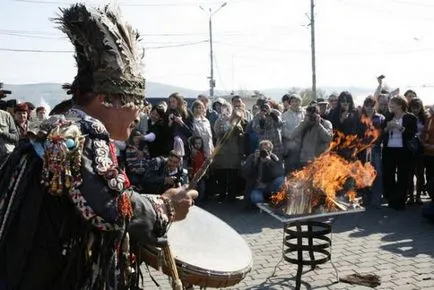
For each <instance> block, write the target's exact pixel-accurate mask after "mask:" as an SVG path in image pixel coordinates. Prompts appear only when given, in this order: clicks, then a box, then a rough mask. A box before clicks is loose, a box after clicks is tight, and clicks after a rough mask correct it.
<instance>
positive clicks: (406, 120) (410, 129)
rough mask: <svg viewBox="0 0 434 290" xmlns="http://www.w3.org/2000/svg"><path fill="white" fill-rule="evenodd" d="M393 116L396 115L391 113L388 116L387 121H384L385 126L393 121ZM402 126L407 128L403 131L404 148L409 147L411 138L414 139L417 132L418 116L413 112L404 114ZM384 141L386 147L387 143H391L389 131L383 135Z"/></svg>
mask: <svg viewBox="0 0 434 290" xmlns="http://www.w3.org/2000/svg"><path fill="white" fill-rule="evenodd" d="M393 117H394V115H393V114H390V115H389V116H388V117H387V118H386V121H385V122H384V128H385V127H386V126H387V122H389V121H391V120H392V119H393ZM402 126H403V127H404V128H405V130H404V131H403V132H402V142H403V145H404V148H408V142H409V140H411V139H413V138H414V137H415V136H416V133H417V118H416V116H415V115H413V114H411V113H405V114H404V115H403V116H402ZM384 128H383V129H384ZM383 142H384V143H383V145H384V147H387V144H388V143H389V134H388V132H385V134H384V136H383Z"/></svg>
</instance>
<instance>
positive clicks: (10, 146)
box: [0, 110, 19, 164]
mask: <svg viewBox="0 0 434 290" xmlns="http://www.w3.org/2000/svg"><path fill="white" fill-rule="evenodd" d="M18 140H19V133H18V129H17V127H16V125H15V121H14V118H13V117H12V116H11V114H9V113H8V112H6V111H3V110H0V164H2V162H3V160H4V159H5V158H6V156H8V155H9V154H10V153H12V151H14V149H15V146H16V145H17V144H18Z"/></svg>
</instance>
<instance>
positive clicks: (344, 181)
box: [271, 118, 380, 215]
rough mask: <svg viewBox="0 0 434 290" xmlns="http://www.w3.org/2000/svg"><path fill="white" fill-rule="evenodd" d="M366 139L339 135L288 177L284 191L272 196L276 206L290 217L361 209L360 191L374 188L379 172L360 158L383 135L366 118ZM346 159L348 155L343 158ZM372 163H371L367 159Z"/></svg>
mask: <svg viewBox="0 0 434 290" xmlns="http://www.w3.org/2000/svg"><path fill="white" fill-rule="evenodd" d="M362 123H363V124H364V126H365V128H366V131H365V133H364V136H362V137H358V136H356V135H344V134H342V133H341V132H336V138H335V140H334V141H333V142H332V143H331V144H330V147H329V149H328V150H327V151H326V152H324V153H323V154H321V155H320V156H319V157H317V158H316V159H315V160H313V161H312V162H311V163H309V164H307V165H306V166H305V167H304V168H302V169H301V170H299V171H296V172H294V173H292V174H291V175H290V176H288V177H287V178H286V181H285V183H284V185H283V186H282V188H281V190H280V191H279V192H277V193H275V194H274V195H272V197H271V203H272V204H273V205H274V206H276V207H281V206H283V207H284V211H285V213H286V214H289V215H296V214H311V213H322V212H335V211H342V210H350V209H356V208H360V207H361V205H360V198H358V197H357V191H358V190H360V189H363V188H367V187H370V186H371V185H372V183H373V182H374V180H375V177H376V171H375V169H374V167H373V166H372V165H371V163H370V162H363V163H362V162H361V161H360V160H359V159H357V155H358V154H359V153H361V152H364V151H367V152H366V154H365V155H366V156H370V154H369V151H370V149H371V148H372V145H373V144H374V142H375V141H376V140H377V139H378V137H379V135H380V133H379V130H377V129H375V128H374V126H373V125H372V122H371V120H370V119H368V118H362ZM342 156H345V158H344V157H342ZM365 161H369V160H365Z"/></svg>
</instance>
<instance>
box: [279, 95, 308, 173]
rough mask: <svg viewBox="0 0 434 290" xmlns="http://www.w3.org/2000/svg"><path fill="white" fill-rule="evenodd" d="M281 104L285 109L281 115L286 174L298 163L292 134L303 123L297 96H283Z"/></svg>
mask: <svg viewBox="0 0 434 290" xmlns="http://www.w3.org/2000/svg"><path fill="white" fill-rule="evenodd" d="M282 102H283V105H284V107H285V109H286V110H285V112H283V114H282V122H283V125H282V141H283V148H284V153H283V155H284V158H285V160H284V162H285V172H286V173H288V172H292V171H294V170H295V169H297V168H298V163H299V162H300V156H299V155H300V154H299V150H298V149H299V148H297V144H296V140H295V139H294V138H293V132H294V130H295V128H296V127H297V126H298V125H300V123H301V122H302V121H303V119H304V111H303V109H302V108H301V97H300V96H299V95H297V94H292V95H284V96H283V97H282Z"/></svg>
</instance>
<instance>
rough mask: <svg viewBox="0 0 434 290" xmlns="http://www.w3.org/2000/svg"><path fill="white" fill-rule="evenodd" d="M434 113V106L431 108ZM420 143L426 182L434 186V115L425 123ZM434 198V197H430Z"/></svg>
mask: <svg viewBox="0 0 434 290" xmlns="http://www.w3.org/2000/svg"><path fill="white" fill-rule="evenodd" d="M431 110H432V111H433V112H434V106H432V107H431ZM420 141H421V143H422V146H423V149H424V150H423V151H424V160H425V168H426V180H427V184H428V183H431V184H433V181H434V115H433V114H432V113H431V116H430V117H429V118H428V119H427V121H426V122H425V125H424V127H423V130H422V134H421V135H420ZM427 191H428V190H427ZM430 197H431V198H433V196H430Z"/></svg>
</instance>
